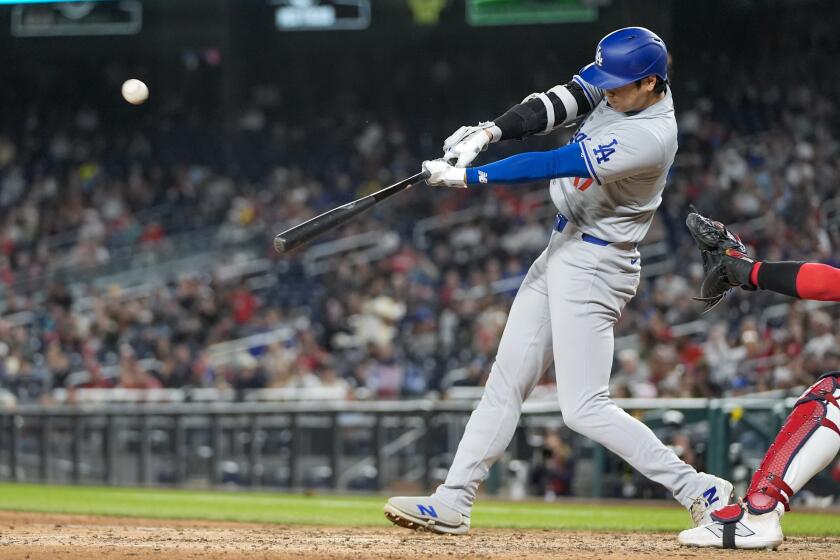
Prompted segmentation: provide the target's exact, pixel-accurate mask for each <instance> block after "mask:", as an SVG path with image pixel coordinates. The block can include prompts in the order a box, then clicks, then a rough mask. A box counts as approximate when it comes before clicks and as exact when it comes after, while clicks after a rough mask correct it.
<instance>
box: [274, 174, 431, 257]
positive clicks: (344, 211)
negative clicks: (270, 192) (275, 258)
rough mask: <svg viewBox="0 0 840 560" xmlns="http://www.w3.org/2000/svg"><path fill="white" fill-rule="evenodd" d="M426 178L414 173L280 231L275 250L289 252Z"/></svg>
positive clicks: (276, 238) (275, 238) (424, 175)
mask: <svg viewBox="0 0 840 560" xmlns="http://www.w3.org/2000/svg"><path fill="white" fill-rule="evenodd" d="M425 178H426V174H425V173H418V174H417V175H412V176H411V177H409V178H408V179H403V180H402V181H400V182H399V183H395V184H393V185H391V186H390V187H386V188H384V189H382V190H380V191H377V192H375V193H373V194H371V195H368V196H366V197H364V198H360V199H358V200H354V201H353V202H349V203H347V204H345V205H344V206H339V207H338V208H333V209H332V210H330V211H329V212H324V213H323V214H320V215H318V216H315V217H314V218H312V219H311V220H308V221H306V222H303V223H302V224H300V225H297V226H295V227H293V228H289V229H287V230H286V231H284V232H282V233H278V234H277V235H276V236H275V237H274V250H275V251H277V252H278V253H280V254H284V253H288V252H289V251H292V250H294V249H296V248H297V247H300V246H301V245H304V244H305V243H307V242H309V241H312V240H313V239H314V238H316V237H318V236H319V235H321V234H322V233H325V232H326V231H328V230H330V229H333V228H335V227H338V226H340V225H341V224H343V223H344V222H346V221H348V220H350V219H351V218H352V217H353V216H356V215H358V214H361V213H362V212H364V211H365V210H367V209H369V208H371V207H372V206H375V205H376V204H379V203H380V202H382V201H383V200H385V199H386V198H388V197H390V196H392V195H394V194H396V193H398V192H400V191H402V190H404V189H406V188H408V187H410V186H412V185H415V184H417V183H419V182H421V181H423V180H424V179H425Z"/></svg>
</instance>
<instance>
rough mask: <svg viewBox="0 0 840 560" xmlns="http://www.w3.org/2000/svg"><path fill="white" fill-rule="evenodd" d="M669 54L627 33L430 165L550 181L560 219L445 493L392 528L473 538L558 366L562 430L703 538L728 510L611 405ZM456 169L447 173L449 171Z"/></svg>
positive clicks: (405, 506)
mask: <svg viewBox="0 0 840 560" xmlns="http://www.w3.org/2000/svg"><path fill="white" fill-rule="evenodd" d="M667 70H668V52H667V49H666V47H665V43H664V42H663V41H662V39H660V38H659V37H657V36H656V35H655V34H654V33H652V32H651V31H649V30H647V29H644V28H641V27H628V28H625V29H619V30H618V31H615V32H613V33H610V34H609V35H607V36H606V37H604V38H603V39H602V40H601V41H600V42H599V43H598V46H597V49H596V53H595V62H593V63H592V64H589V65H587V66H586V67H585V68H583V69H582V70H581V71H580V73H579V75H576V76H574V77H573V78H572V80H571V81H570V82H569V83H567V84H565V85H558V86H555V87H553V88H551V89H550V90H548V91H547V92H545V93H537V94H532V95H529V96H528V97H526V98H525V100H524V101H523V102H522V103H520V104H517V105H514V106H513V107H512V108H510V109H509V110H508V111H507V112H505V113H504V114H503V115H501V116H500V117H499V118H497V119H496V120H495V121H493V122H486V123H482V124H479V125H478V126H470V127H461V128H459V129H458V130H457V131H455V133H454V134H453V135H452V136H450V137H449V138H447V139H446V141H445V143H444V158H443V159H440V160H434V161H426V162H424V163H423V169H424V170H425V171H427V172H428V173H429V174H430V177H429V179H428V182H429V183H430V184H431V185H434V186H446V187H460V188H465V187H467V186H472V185H482V184H485V183H516V182H523V181H535V180H540V179H550V180H551V185H550V193H551V198H552V201H553V202H554V204H555V206H556V207H557V211H558V213H557V216H556V219H555V223H554V230H553V232H552V234H551V238H550V240H549V243H548V247H547V248H546V249H545V251H543V253H542V254H541V255H540V256H539V257H538V258H537V260H536V261H535V262H534V263H533V264H532V265H531V268H530V270H529V271H528V274H527V275H526V277H525V280H524V281H523V283H522V286H521V287H520V288H519V291H518V293H517V294H516V298H515V299H514V301H513V304H512V307H511V309H510V314H509V316H508V321H507V325H506V326H505V329H504V333H503V334H502V338H501V341H500V343H499V348H498V352H497V355H496V360H495V362H494V364H493V366H492V369H491V371H490V376H489V378H488V380H487V384H486V387H485V389H484V395H483V397H482V399H481V401H480V403H479V404H478V407H477V408H476V409H475V411H474V412H473V413H472V416H471V417H470V420H469V422H468V423H467V426H466V430H465V432H464V435H463V437H462V438H461V442H460V444H459V445H458V450H457V452H456V454H455V458H454V459H453V462H452V466H451V467H450V469H449V473H448V475H447V477H446V480H445V481H444V483H443V484H441V485H440V486H439V487H438V488H437V490H436V492H435V493H434V495H432V496H426V497H398V498H391V499H390V500H388V503H387V504H386V505H385V515H386V516H387V517H388V519H390V520H391V521H392V522H394V523H395V524H397V525H400V526H403V527H407V528H411V529H425V530H430V531H433V532H437V533H449V534H464V533H466V532H467V531H469V527H470V511H471V509H472V506H473V502H474V500H475V497H476V491H477V490H478V486H479V484H480V483H481V481H482V480H484V478H485V477H486V476H487V473H488V471H489V469H490V466H491V465H492V464H493V463H494V462H495V461H496V460H497V459H498V458H499V457H500V456H501V454H502V453H503V452H504V450H505V448H507V446H508V444H509V443H510V440H511V438H512V437H513V433H514V430H515V429H516V425H517V423H518V421H519V416H520V414H521V411H522V402H523V401H524V400H525V399H526V398H527V397H528V395H529V394H530V393H531V390H532V389H533V388H534V385H535V384H536V383H537V381H538V380H539V379H540V377H541V376H542V375H543V373H545V371H546V370H547V369H548V368H549V366H550V365H551V363H552V361H553V362H554V365H555V371H556V381H557V396H558V399H559V402H560V408H561V411H562V414H563V420H564V422H565V423H566V425H567V426H569V428H571V429H572V430H574V431H576V432H578V433H580V434H582V435H584V436H586V437H588V438H590V439H592V440H594V441H596V442H598V443H600V444H601V445H603V446H605V447H606V448H607V449H609V450H611V451H612V452H614V453H616V454H617V455H619V456H620V457H622V458H623V459H624V460H625V461H627V462H628V463H630V464H631V465H632V466H633V467H635V468H636V469H638V470H639V471H640V472H641V473H643V474H644V475H645V476H647V477H648V478H650V479H651V480H654V481H656V482H658V483H660V484H662V485H663V486H665V487H666V488H667V489H668V490H670V491H671V492H672V493H673V495H674V497H675V498H676V499H677V500H678V501H679V502H680V503H681V504H682V505H684V506H685V507H686V508H687V509H688V510H689V513H690V514H691V518H692V521H693V523H694V525H695V526H697V525H701V524H704V523H708V522H711V518H710V517H709V514H710V512H711V510H712V509H716V508H718V507H720V506H722V505H726V504H727V503H728V502H729V499H730V496H731V494H732V484H730V483H729V482H727V481H725V480H722V479H720V478H717V477H715V476H712V475H709V474H704V473H698V472H697V471H696V470H694V468H693V467H691V465H688V464H686V463H684V462H683V461H681V460H680V459H679V458H678V457H677V456H676V454H675V453H674V452H673V451H672V450H671V449H669V448H667V447H666V446H665V445H663V444H662V442H660V441H659V440H658V439H657V438H656V436H655V435H654V434H653V432H652V431H651V430H650V429H648V428H647V427H646V426H645V425H644V424H642V423H641V422H640V421H638V420H636V419H635V418H633V417H632V416H630V415H629V414H627V413H626V412H625V411H623V410H622V409H620V408H619V407H618V406H616V404H615V403H614V402H613V401H612V400H611V399H610V396H609V390H608V384H609V378H610V369H611V366H612V360H613V347H614V343H613V326H614V325H615V323H616V321H617V320H618V318H619V316H620V314H621V311H622V309H623V308H624V306H625V305H626V304H627V302H628V301H630V300H631V299H632V298H633V296H634V295H635V293H636V288H637V287H638V285H639V277H640V274H639V271H640V267H641V263H640V262H639V251H638V243H639V242H640V241H642V239H643V238H644V237H645V234H646V233H647V231H648V228H649V227H650V223H651V220H652V219H653V215H654V212H655V211H656V209H657V207H658V206H659V204H660V202H661V200H662V191H663V190H664V188H665V179H666V176H667V175H668V170H669V168H670V167H671V164H672V163H673V161H674V155H675V154H676V151H677V124H676V120H675V118H674V105H673V101H672V98H671V92H670V91H669V88H668V73H667ZM581 118H582V122H581V124H580V126H579V127H578V129H577V131H576V133H575V135H574V136H573V137H572V139H571V141H570V142H569V144H568V145H566V146H564V147H561V148H558V149H556V150H551V151H547V152H532V153H524V154H519V155H516V156H513V157H510V158H507V159H504V160H501V161H498V162H495V163H491V164H489V165H484V166H480V167H472V168H468V169H464V167H465V166H467V165H469V164H470V162H472V160H473V159H474V158H475V157H476V155H478V153H479V152H481V151H483V150H484V149H486V148H487V146H488V145H489V144H490V143H491V142H497V141H500V140H508V139H511V138H522V137H524V136H528V135H531V134H542V133H547V132H551V131H552V130H554V129H555V128H557V127H558V126H561V125H564V124H567V123H570V122H572V121H575V120H577V119H581ZM448 162H452V163H454V165H450V163H448Z"/></svg>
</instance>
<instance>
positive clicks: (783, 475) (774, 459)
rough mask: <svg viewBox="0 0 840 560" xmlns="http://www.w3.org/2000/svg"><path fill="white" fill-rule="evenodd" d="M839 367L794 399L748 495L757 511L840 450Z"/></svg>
mask: <svg viewBox="0 0 840 560" xmlns="http://www.w3.org/2000/svg"><path fill="white" fill-rule="evenodd" d="M838 398H840V371H835V372H831V373H826V374H824V375H822V376H821V377H820V378H819V380H818V381H817V382H816V383H814V384H813V385H812V386H811V387H810V388H809V389H808V390H807V391H805V394H804V395H802V397H801V398H800V399H799V401H798V402H797V403H796V406H795V407H794V409H793V412H791V414H790V416H788V418H787V420H786V421H785V425H784V426H783V427H782V430H781V431H780V432H779V435H777V436H776V440H775V441H774V442H773V444H772V445H771V446H770V449H768V450H767V454H766V455H765V456H764V460H763V461H762V463H761V466H760V467H759V468H758V471H756V473H755V475H754V476H753V479H752V483H751V484H750V488H749V490H747V495H746V497H745V501H746V505H747V508H748V509H749V510H750V512H752V513H755V514H761V513H767V512H769V511H772V510H773V509H775V508H776V506H777V505H778V504H779V503H781V504H783V505H784V507H785V510H789V509H790V506H789V505H788V501H789V500H790V498H791V497H792V496H793V494H794V493H795V492H797V491H799V490H800V489H801V488H802V487H803V486H804V485H805V483H807V482H808V481H809V480H810V479H811V478H813V477H814V475H816V474H817V473H818V472H820V471H821V470H822V469H824V468H825V467H826V466H827V465H828V464H829V463H831V461H832V460H834V458H835V457H836V456H837V452H838V451H840V428H838V425H840V405H839V404H838V400H837V399H838Z"/></svg>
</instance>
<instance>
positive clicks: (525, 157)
mask: <svg viewBox="0 0 840 560" xmlns="http://www.w3.org/2000/svg"><path fill="white" fill-rule="evenodd" d="M589 176H590V175H589V171H588V170H587V168H586V163H585V161H584V159H583V154H582V152H581V148H580V145H579V144H569V145H568V146H563V147H562V148H558V149H556V150H549V151H547V152H526V153H524V154H517V155H515V156H511V157H509V158H505V159H503V160H499V161H496V162H494V163H489V164H487V165H482V166H480V167H470V168H469V169H467V170H466V177H467V184H468V185H476V184H478V183H524V182H528V181H539V180H542V179H555V178H557V177H589Z"/></svg>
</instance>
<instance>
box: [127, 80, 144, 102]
mask: <svg viewBox="0 0 840 560" xmlns="http://www.w3.org/2000/svg"><path fill="white" fill-rule="evenodd" d="M122 96H123V97H124V98H125V100H126V101H128V102H129V103H131V104H132V105H140V104H141V103H143V102H144V101H146V99H148V98H149V88H148V87H146V84H144V83H143V82H141V81H140V80H135V79H134V78H132V79H130V80H126V81H125V82H123V85H122Z"/></svg>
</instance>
